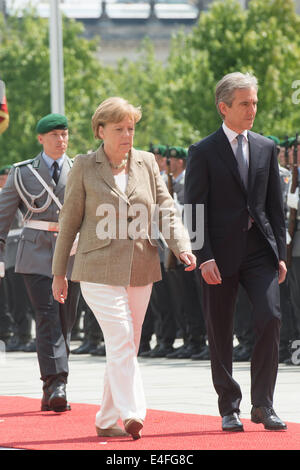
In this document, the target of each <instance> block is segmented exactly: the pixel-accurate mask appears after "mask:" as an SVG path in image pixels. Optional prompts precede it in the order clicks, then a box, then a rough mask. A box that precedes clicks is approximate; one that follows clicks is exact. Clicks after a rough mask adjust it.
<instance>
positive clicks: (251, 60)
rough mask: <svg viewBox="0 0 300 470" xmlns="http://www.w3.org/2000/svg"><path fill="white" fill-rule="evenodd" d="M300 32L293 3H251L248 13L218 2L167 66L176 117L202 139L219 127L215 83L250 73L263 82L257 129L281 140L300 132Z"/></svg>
mask: <svg viewBox="0 0 300 470" xmlns="http://www.w3.org/2000/svg"><path fill="white" fill-rule="evenodd" d="M299 33H300V20H299V16H298V15H296V13H295V10H294V3H293V1H292V0H251V1H250V2H249V9H248V10H243V9H242V8H241V7H240V4H239V3H238V2H237V1H235V0H226V1H224V2H216V3H214V4H213V5H212V8H211V9H210V11H208V12H206V13H202V14H201V16H200V19H199V22H198V24H197V26H196V27H195V28H194V30H193V31H192V33H191V34H189V35H186V36H185V35H180V36H177V38H176V39H175V40H174V43H173V47H172V53H171V55H170V60H169V64H168V69H169V70H170V71H171V73H169V75H172V77H173V80H172V82H170V83H169V94H170V99H171V102H172V103H173V112H174V115H175V116H176V117H177V116H179V115H183V117H184V118H186V119H188V120H189V122H190V123H191V126H192V128H193V129H195V128H198V129H199V130H200V132H201V135H202V136H205V135H207V134H209V133H211V132H212V131H213V130H214V129H215V128H216V127H217V126H218V125H219V124H220V118H219V116H218V114H217V112H216V109H215V107H214V98H213V95H214V86H215V84H216V83H217V82H218V80H219V79H220V78H222V76H223V75H225V74H226V73H229V72H233V71H237V70H238V71H241V72H246V71H249V72H251V73H254V74H255V75H256V76H257V77H258V81H259V95H258V96H259V107H258V114H257V117H256V121H255V127H254V130H256V131H258V132H262V133H264V134H275V135H278V136H279V137H284V136H285V135H286V134H292V133H295V132H296V131H299V127H298V126H299V118H300V109H299V106H297V105H296V104H295V102H293V101H295V100H293V99H292V97H293V93H295V90H294V89H293V88H292V84H293V82H294V81H295V80H297V79H300V34H299Z"/></svg>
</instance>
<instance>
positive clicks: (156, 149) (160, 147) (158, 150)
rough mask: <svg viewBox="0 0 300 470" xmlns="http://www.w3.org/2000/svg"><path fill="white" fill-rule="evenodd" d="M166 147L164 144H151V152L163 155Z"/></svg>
mask: <svg viewBox="0 0 300 470" xmlns="http://www.w3.org/2000/svg"><path fill="white" fill-rule="evenodd" d="M166 150H167V147H166V146H165V145H161V144H159V145H153V147H152V149H151V152H153V153H154V154H156V155H163V156H165V154H166Z"/></svg>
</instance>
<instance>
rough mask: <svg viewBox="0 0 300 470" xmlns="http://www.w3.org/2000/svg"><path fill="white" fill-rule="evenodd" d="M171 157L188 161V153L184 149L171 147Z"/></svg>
mask: <svg viewBox="0 0 300 470" xmlns="http://www.w3.org/2000/svg"><path fill="white" fill-rule="evenodd" d="M169 155H170V157H173V158H182V159H183V160H185V159H186V151H185V149H183V148H182V147H170V148H169Z"/></svg>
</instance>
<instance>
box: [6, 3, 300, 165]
mask: <svg viewBox="0 0 300 470" xmlns="http://www.w3.org/2000/svg"><path fill="white" fill-rule="evenodd" d="M63 41H64V72H65V103H66V115H67V116H68V119H69V121H70V134H71V139H70V148H69V154H70V155H71V156H74V155H76V153H82V152H85V151H87V150H89V149H94V148H95V147H96V146H98V144H99V143H98V142H96V141H95V140H94V137H93V135H92V132H91V124H90V123H91V116H92V114H93V113H94V111H95V109H96V107H97V106H98V104H99V103H100V102H101V101H102V100H104V99H105V98H107V97H109V96H116V95H117V96H122V97H124V98H126V99H128V100H129V101H130V102H132V103H133V104H135V105H141V106H142V110H143V118H142V120H141V122H140V123H139V124H138V125H137V129H136V138H135V145H136V146H137V147H140V148H145V149H147V148H148V146H149V143H150V142H152V143H153V144H157V143H162V144H169V145H182V146H188V145H190V143H191V142H194V141H196V140H199V139H200V138H202V137H204V136H206V135H208V134H209V133H211V132H213V131H214V130H215V129H216V128H217V127H218V126H219V125H220V124H221V121H220V117H219V116H218V114H217V111H216V108H215V104H214V88H215V85H216V83H217V82H218V80H220V79H221V78H222V76H223V75H225V74H226V73H228V72H233V71H237V70H239V71H242V72H246V71H249V72H252V73H254V74H255V75H256V76H257V78H258V81H259V94H258V96H259V106H258V113H257V117H256V120H255V127H254V130H256V131H257V132H261V133H264V134H266V135H270V134H271V135H277V136H278V137H279V138H280V139H281V140H282V139H284V137H285V135H286V134H288V135H295V133H296V132H299V131H300V129H299V122H300V105H299V104H297V102H298V101H300V100H299V97H300V19H299V16H298V15H296V13H295V11H294V3H293V0H251V1H250V2H249V9H248V10H243V9H242V8H241V7H240V4H239V2H237V0H224V1H219V2H215V3H213V4H212V7H211V8H210V10H209V11H208V12H205V13H204V12H203V13H202V14H201V16H200V18H199V21H198V23H197V25H196V26H195V27H194V28H193V30H192V32H191V33H189V34H185V33H183V32H182V31H180V32H179V33H178V34H176V35H175V36H174V38H173V39H172V43H171V50H170V55H169V58H168V61H167V64H166V65H165V66H163V65H162V64H161V63H159V62H158V61H157V60H156V59H155V54H154V48H153V45H152V43H151V41H150V40H149V39H145V40H144V41H143V43H142V45H141V46H140V54H139V58H138V60H137V61H136V62H130V61H128V60H121V61H120V62H119V63H118V64H117V66H116V67H115V68H110V67H104V66H103V65H102V64H101V62H99V60H98V59H97V57H96V52H97V47H98V45H99V38H95V39H93V40H87V39H84V38H83V37H82V26H81V25H80V23H77V22H74V21H72V20H68V19H66V18H65V19H64V22H63ZM0 67H1V69H0V75H1V79H3V80H4V81H5V82H6V88H7V99H8V107H9V113H10V126H9V129H8V130H7V131H6V132H5V133H4V134H2V135H1V136H0V146H1V151H0V152H1V153H0V165H3V164H6V163H11V162H14V161H20V160H23V159H26V158H29V157H31V156H34V155H35V154H36V153H37V152H38V151H39V149H40V147H39V145H38V143H37V140H36V134H35V125H36V122H37V121H38V119H39V118H40V117H41V116H43V115H45V114H47V113H48V112H50V73H49V39H48V21H47V20H44V19H40V18H37V17H36V16H34V14H33V13H27V14H26V15H25V16H24V17H23V19H22V20H20V19H18V18H16V17H9V18H7V20H6V22H4V19H3V18H2V16H1V15H0ZM297 80H299V84H298V85H297V88H298V89H299V92H298V93H297V94H296V95H295V93H296V92H297V89H293V88H292V85H293V83H294V82H295V81H297ZM293 96H294V97H296V98H297V100H296V101H295V100H293V99H292V97H293Z"/></svg>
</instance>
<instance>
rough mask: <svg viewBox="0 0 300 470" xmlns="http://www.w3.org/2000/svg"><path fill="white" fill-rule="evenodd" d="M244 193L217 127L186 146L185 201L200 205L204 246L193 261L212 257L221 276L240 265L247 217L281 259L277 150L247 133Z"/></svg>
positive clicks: (283, 256) (282, 231)
mask: <svg viewBox="0 0 300 470" xmlns="http://www.w3.org/2000/svg"><path fill="white" fill-rule="evenodd" d="M248 139H249V181H248V191H246V189H245V188H244V186H243V183H242V181H241V178H240V175H239V171H238V166H237V162H236V159H235V156H234V153H233V151H232V148H231V145H230V143H229V141H228V139H227V137H226V135H225V133H224V131H223V129H222V127H221V128H219V129H218V130H217V131H216V132H215V133H213V134H211V135H210V136H208V137H206V138H205V139H203V140H202V141H200V142H198V143H196V144H194V145H192V146H191V147H190V149H189V156H188V162H187V169H186V178H185V204H193V208H195V206H194V205H195V204H204V245H203V248H202V249H200V250H197V251H196V252H195V254H196V256H197V259H198V261H199V263H200V264H201V263H203V262H204V261H207V260H209V259H212V258H214V259H215V260H216V263H217V265H218V267H219V269H220V272H221V275H223V276H230V275H232V274H233V273H235V272H236V271H237V270H238V269H239V266H240V264H241V261H242V257H243V254H244V253H245V246H246V240H247V229H248V216H249V214H250V216H251V217H252V218H253V219H254V221H255V223H256V225H257V226H258V227H259V229H260V230H261V232H262V234H263V235H264V237H265V239H266V240H267V241H268V243H269V244H270V247H271V249H272V251H271V252H272V253H273V255H274V260H275V263H276V264H277V265H278V260H285V259H286V234H285V223H284V212H283V201H282V195H281V189H280V178H279V170H278V162H277V152H276V148H275V145H274V143H273V142H272V141H271V140H270V139H268V138H266V137H263V136H261V135H259V134H256V133H254V132H251V131H249V132H248Z"/></svg>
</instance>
